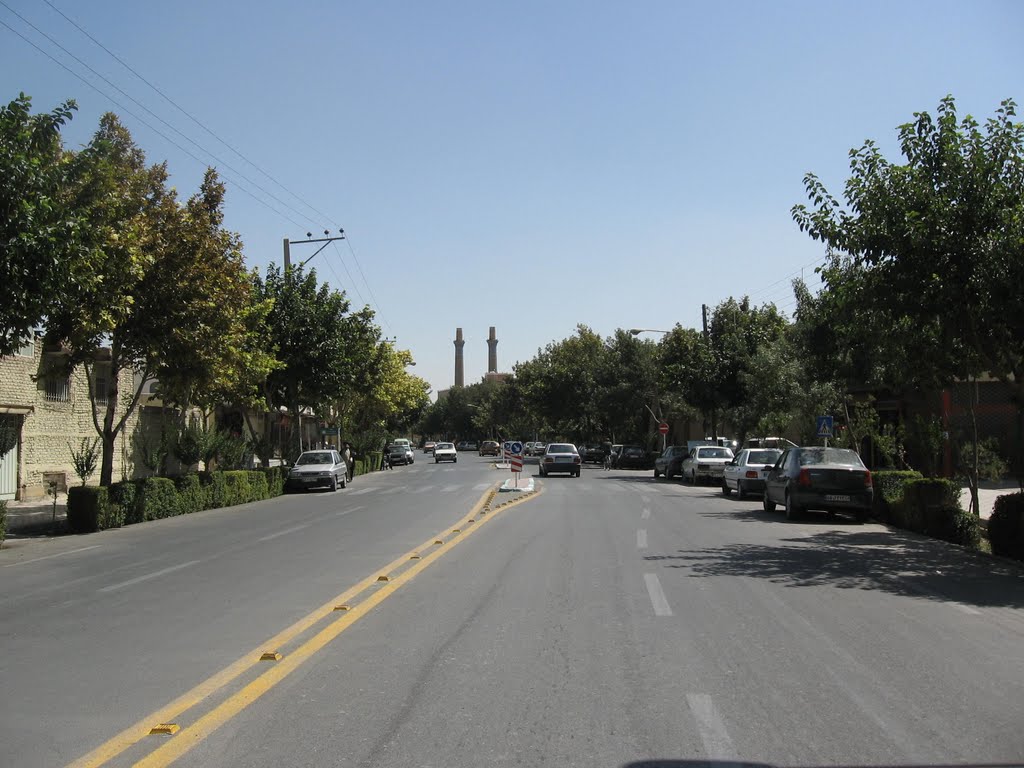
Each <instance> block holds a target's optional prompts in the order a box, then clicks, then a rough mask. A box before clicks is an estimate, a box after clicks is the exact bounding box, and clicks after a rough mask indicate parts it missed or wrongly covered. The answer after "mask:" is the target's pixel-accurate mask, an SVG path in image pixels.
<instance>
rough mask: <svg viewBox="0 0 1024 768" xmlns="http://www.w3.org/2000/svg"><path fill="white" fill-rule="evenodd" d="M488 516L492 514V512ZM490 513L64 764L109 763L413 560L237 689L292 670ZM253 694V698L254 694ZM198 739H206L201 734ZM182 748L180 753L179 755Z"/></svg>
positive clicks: (91, 766)
mask: <svg viewBox="0 0 1024 768" xmlns="http://www.w3.org/2000/svg"><path fill="white" fill-rule="evenodd" d="M489 494H491V491H487V492H485V493H484V495H483V496H482V497H481V498H480V500H479V501H477V503H476V504H475V505H474V506H473V508H472V510H471V511H470V512H469V513H468V514H467V515H466V516H465V517H463V518H462V520H460V521H459V522H458V523H456V527H460V528H464V527H465V526H466V523H467V521H468V520H469V519H471V518H475V517H476V515H477V513H478V512H479V511H480V510H481V509H483V508H484V507H485V506H486V505H487V502H488V501H489ZM531 495H532V496H536V495H537V492H535V493H534V494H531ZM522 498H529V497H522ZM491 516H493V514H492V515H491ZM491 516H488V517H487V518H484V520H481V521H480V522H479V523H475V524H472V525H470V526H469V528H467V529H466V530H465V532H464V533H462V534H461V535H460V536H459V538H457V539H452V540H450V541H448V542H447V543H446V544H442V545H441V546H437V547H436V548H435V549H434V550H433V552H432V553H431V554H430V555H425V556H421V559H420V560H413V561H410V559H409V554H411V553H406V554H404V555H402V556H400V557H398V558H396V559H395V560H393V561H391V562H390V563H389V564H388V565H386V566H384V567H383V568H381V569H379V570H377V571H375V572H374V573H373V574H372V575H370V576H367V577H366V578H365V579H363V580H362V581H360V582H358V583H357V584H355V585H354V586H352V587H350V588H349V589H347V590H345V591H344V592H342V593H341V594H340V595H338V596H336V597H333V598H331V599H330V600H328V601H327V602H326V603H324V604H323V605H321V606H320V607H319V608H316V609H315V610H313V611H312V612H311V613H309V614H308V615H307V616H305V617H304V618H302V619H299V620H298V621H297V622H295V623H294V624H292V625H291V626H290V627H288V628H287V629H285V630H283V631H281V632H279V633H278V634H276V635H274V636H273V637H271V638H269V639H268V640H266V641H264V642H262V643H260V644H259V645H258V646H256V648H254V649H253V650H251V651H250V652H248V653H247V654H245V655H244V656H242V657H241V658H239V659H238V660H237V661H235V662H233V663H232V664H230V665H229V666H227V667H225V668H224V669H222V670H221V671H219V672H217V673H216V674H214V675H212V676H211V677H209V678H207V679H206V680H204V681H203V682H201V683H199V685H197V686H195V687H194V688H192V689H191V690H189V691H187V692H186V693H184V694H182V695H181V696H179V697H178V698H176V699H174V700H173V701H171V702H170V703H169V704H167V705H165V706H164V707H161V708H160V709H158V710H156V711H155V712H153V713H151V714H149V715H147V716H145V717H144V718H142V719H141V720H139V721H138V722H136V723H134V724H133V725H130V726H128V727H127V728H125V729H124V730H123V731H121V732H120V733H118V734H117V735H116V736H114V737H113V738H111V739H109V740H108V741H106V742H105V743H103V744H101V745H100V746H99V747H97V748H96V749H94V750H92V751H91V752H89V753H88V754H86V755H84V756H82V757H80V758H78V759H77V760H75V761H74V762H72V763H70V764H69V765H68V767H67V768H99V766H102V765H104V764H106V763H107V762H109V761H110V760H112V759H113V758H115V757H117V756H118V755H120V754H121V753H122V752H124V751H125V750H127V749H129V748H131V747H132V746H133V745H135V744H137V743H138V742H139V741H142V740H143V739H145V738H146V737H148V736H149V735H150V731H151V730H152V728H153V724H154V723H170V722H173V721H174V720H175V719H176V718H177V717H178V716H179V715H181V714H182V713H184V712H186V711H188V710H189V709H191V708H193V707H195V706H197V705H198V704H200V703H201V702H202V701H204V700H205V699H207V698H209V697H210V696H211V695H213V694H214V693H216V692H217V691H218V690H220V689H221V688H223V687H224V686H226V685H227V684H229V683H230V682H232V681H233V680H235V679H236V678H238V677H240V676H241V675H242V674H244V673H245V672H246V671H248V670H249V669H251V668H252V667H254V666H256V665H257V664H259V663H260V656H261V655H262V653H263V652H264V651H266V650H267V649H268V648H270V649H276V648H279V647H281V646H283V645H285V644H287V643H288V642H290V641H291V640H293V639H295V638H296V637H298V636H299V635H301V634H302V633H303V632H305V631H307V630H308V629H310V628H311V627H313V626H315V625H316V624H318V623H320V622H321V621H323V620H324V619H325V618H327V617H330V616H335V615H337V614H336V613H335V610H334V609H335V607H336V606H337V605H339V604H345V603H348V602H350V601H352V600H353V599H354V598H355V597H356V596H358V595H359V594H361V593H362V592H365V591H366V590H367V589H369V588H370V587H378V586H379V585H380V584H381V582H379V581H378V577H379V576H380V574H381V573H387V572H390V571H393V570H395V569H398V568H400V567H403V566H406V565H408V564H409V563H410V562H413V563H415V565H413V566H411V567H410V568H408V569H407V570H406V571H405V572H403V573H402V574H401V575H400V576H397V577H395V578H393V579H392V580H391V581H390V582H388V583H387V585H386V586H381V587H379V589H378V590H377V592H375V593H374V594H373V595H371V596H370V597H369V598H367V599H366V600H364V601H363V602H362V603H360V604H358V605H356V606H355V607H354V608H351V609H350V610H348V611H347V612H345V613H344V614H343V616H342V618H341V619H338V620H337V621H335V622H334V623H333V624H331V625H329V626H328V627H327V628H326V629H325V630H323V631H321V632H320V633H319V634H317V635H316V636H315V637H314V638H313V639H311V640H310V641H307V643H305V644H303V645H302V646H300V647H299V649H297V650H296V651H294V652H292V653H291V654H289V655H288V657H287V658H286V659H285V660H284V661H281V662H277V663H276V664H275V666H274V667H273V668H272V669H271V670H270V671H269V672H267V673H264V674H263V675H262V676H261V677H259V678H257V679H256V681H254V683H250V685H249V686H246V688H244V689H243V691H242V692H245V691H247V690H249V689H250V688H251V686H252V685H254V684H255V683H259V682H260V681H261V680H263V679H264V678H266V677H267V676H268V675H271V674H273V673H275V672H277V671H278V670H281V669H285V670H287V671H291V670H293V669H294V667H295V666H297V664H298V663H299V662H301V661H302V660H305V659H306V658H308V656H309V655H311V654H312V653H313V652H315V650H319V648H322V647H323V645H326V643H328V642H330V640H331V639H333V638H334V637H336V636H337V634H340V633H341V632H342V631H344V629H345V628H346V627H347V626H349V625H351V624H352V623H353V622H354V621H356V620H357V619H358V618H359V617H361V616H362V615H364V614H365V613H366V611H368V610H370V609H371V608H372V607H373V606H375V605H377V604H378V603H380V601H381V600H383V599H384V597H386V596H388V595H390V594H391V593H392V592H394V591H395V590H396V589H398V588H399V587H400V586H402V585H403V584H405V583H406V582H407V581H408V580H409V579H410V578H412V576H413V575H415V574H417V573H419V572H420V571H422V570H423V569H424V568H426V567H427V566H428V565H429V564H431V563H432V562H433V561H434V560H436V559H437V558H438V557H440V556H441V555H443V554H444V553H445V552H447V551H448V550H449V549H450V548H451V547H452V546H454V544H455V543H457V542H458V541H461V540H462V539H464V538H465V537H467V536H468V535H469V534H471V533H472V532H473V531H474V530H476V528H478V527H479V526H480V525H482V524H483V522H484V521H485V520H486V519H489V517H491ZM443 535H444V534H443V533H442V534H441V536H443ZM439 541H440V539H439V538H435V537H431V538H430V539H428V540H427V541H426V542H424V543H423V544H421V545H420V546H419V547H416V548H415V549H413V550H412V553H415V552H422V551H424V550H426V549H429V548H430V547H432V546H436V544H435V542H439ZM339 624H340V625H341V626H340V628H336V627H337V625H339ZM332 632H333V634H330V637H328V638H327V639H324V640H323V641H322V643H320V645H319V646H317V647H316V648H315V649H312V650H307V652H306V654H305V655H300V653H301V652H302V650H303V649H307V648H311V646H310V644H311V643H313V642H315V641H316V640H317V639H318V638H321V637H323V636H324V635H325V633H332ZM296 657H298V661H296V662H295V663H291V660H292V659H295V658H296ZM276 682H277V679H275V680H274V682H273V683H271V685H269V686H267V688H266V689H265V690H263V691H261V692H260V693H259V694H258V695H262V693H265V692H266V690H269V688H270V687H272V685H273V684H276ZM238 695H239V694H235V696H233V697H231V699H228V701H227V702H225V704H227V703H229V702H231V701H232V699H234V698H236V697H237V696H238ZM258 695H257V697H255V698H258ZM255 698H253V699H251V700H249V701H247V702H246V704H244V705H243V707H242V708H244V706H248V703H251V701H254V700H255ZM225 704H222V705H221V706H220V707H218V708H217V709H215V710H214V712H217V711H219V710H221V709H222V708H223V707H224V706H225ZM240 710H241V708H239V710H238V711H240ZM210 714H213V713H212V712H211V713H210ZM208 717H209V715H207V716H206V717H205V718H202V719H200V720H199V721H197V723H196V725H194V726H191V727H189V728H187V729H185V730H184V731H182V732H181V733H180V734H179V735H178V736H176V737H175V738H174V740H173V742H171V743H177V742H179V741H182V743H183V740H182V739H181V737H182V736H185V735H186V734H188V733H190V732H191V733H194V729H195V727H196V726H197V725H198V724H199V723H201V722H203V721H205V720H207V718H208ZM226 719H228V718H225V720H223V721H221V722H220V723H218V724H217V727H219V725H220V724H222V723H223V722H226ZM211 732H212V729H211ZM201 738H205V734H204V735H203V736H202V737H201ZM201 738H200V739H196V740H195V742H194V743H193V744H192V746H194V744H195V743H198V742H199V740H201ZM167 746H170V744H168V745H167ZM188 749H191V746H188V747H187V748H186V749H185V750H184V751H187V750H188ZM184 751H183V752H182V753H181V754H184ZM157 752H160V750H157ZM157 752H154V753H153V755H150V758H152V757H153V756H154V755H155V754H157ZM150 758H147V760H148V759H150ZM172 759H177V757H175V758H172ZM168 762H170V761H168ZM143 764H146V765H149V764H150V763H146V762H145V761H144V762H143V763H139V765H143ZM165 764H166V763H165Z"/></svg>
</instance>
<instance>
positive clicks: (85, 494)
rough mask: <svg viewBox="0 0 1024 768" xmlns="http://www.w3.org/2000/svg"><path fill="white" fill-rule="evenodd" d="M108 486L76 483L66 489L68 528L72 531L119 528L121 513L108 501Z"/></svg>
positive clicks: (84, 531) (121, 519) (121, 520)
mask: <svg viewBox="0 0 1024 768" xmlns="http://www.w3.org/2000/svg"><path fill="white" fill-rule="evenodd" d="M109 490H110V489H109V488H102V487H98V486H94V485H77V486H74V487H72V488H69V489H68V511H67V519H68V528H69V529H70V530H71V532H72V533H92V532H93V531H103V530H106V529H107V528H120V527H121V525H122V524H123V520H124V518H123V515H122V512H121V510H120V508H118V507H115V506H114V505H113V504H111V503H110V493H109Z"/></svg>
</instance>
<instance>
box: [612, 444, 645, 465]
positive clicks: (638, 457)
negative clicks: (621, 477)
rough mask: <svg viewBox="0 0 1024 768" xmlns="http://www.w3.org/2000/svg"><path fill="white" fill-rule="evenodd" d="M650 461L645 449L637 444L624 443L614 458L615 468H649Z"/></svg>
mask: <svg viewBox="0 0 1024 768" xmlns="http://www.w3.org/2000/svg"><path fill="white" fill-rule="evenodd" d="M650 466H651V461H650V459H649V458H648V457H647V451H646V450H645V449H644V448H643V447H642V446H639V445H624V446H622V450H620V451H619V455H618V458H617V459H616V460H615V468H616V469H649V468H650Z"/></svg>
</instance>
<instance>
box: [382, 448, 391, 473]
mask: <svg viewBox="0 0 1024 768" xmlns="http://www.w3.org/2000/svg"><path fill="white" fill-rule="evenodd" d="M390 447H391V446H390V445H386V444H385V446H384V452H383V453H381V455H380V468H381V469H382V470H384V469H391V452H390V451H389V450H388V449H389V448H390Z"/></svg>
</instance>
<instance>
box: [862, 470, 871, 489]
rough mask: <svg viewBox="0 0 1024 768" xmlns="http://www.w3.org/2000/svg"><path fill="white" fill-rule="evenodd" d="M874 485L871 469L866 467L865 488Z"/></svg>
mask: <svg viewBox="0 0 1024 768" xmlns="http://www.w3.org/2000/svg"><path fill="white" fill-rule="evenodd" d="M872 485H873V482H872V480H871V470H870V469H865V470H864V487H865V488H870V487H871V486H872Z"/></svg>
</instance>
